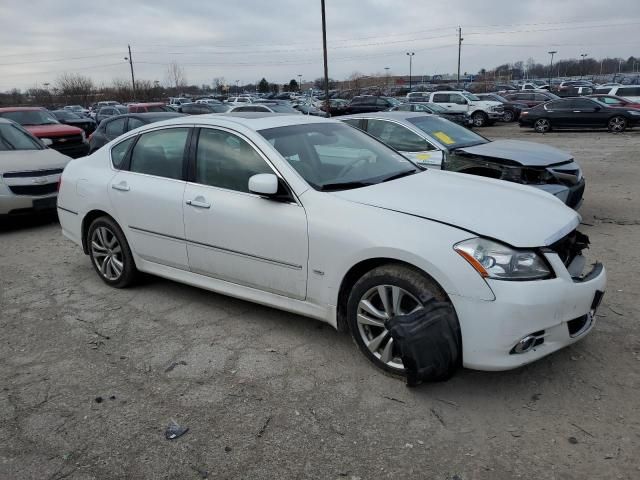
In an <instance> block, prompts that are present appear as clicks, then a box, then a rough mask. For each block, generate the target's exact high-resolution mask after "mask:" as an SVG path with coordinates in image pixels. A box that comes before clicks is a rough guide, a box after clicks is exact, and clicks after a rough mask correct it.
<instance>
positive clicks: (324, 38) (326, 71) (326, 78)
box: [320, 0, 331, 115]
mask: <svg viewBox="0 0 640 480" xmlns="http://www.w3.org/2000/svg"><path fill="white" fill-rule="evenodd" d="M320 6H321V7H322V53H323V55H324V106H325V111H326V112H327V115H330V113H329V112H330V110H331V109H330V105H331V102H330V101H329V65H328V63H327V22H326V19H325V14H324V0H320Z"/></svg>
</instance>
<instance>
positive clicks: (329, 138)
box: [259, 123, 419, 191]
mask: <svg viewBox="0 0 640 480" xmlns="http://www.w3.org/2000/svg"><path fill="white" fill-rule="evenodd" d="M259 133H260V134H261V135H262V136H263V137H264V138H265V139H267V141H268V142H269V143H271V145H273V146H274V148H275V149H276V150H277V151H278V152H279V153H280V155H282V156H283V157H284V158H285V160H286V161H287V162H289V164H290V165H291V166H292V167H293V168H294V169H295V170H296V171H297V172H298V173H299V174H300V176H302V178H304V179H305V180H306V181H307V183H308V184H309V185H311V186H312V187H313V188H315V189H316V190H325V191H328V190H345V189H348V188H358V187H365V186H368V185H374V184H376V183H380V182H383V181H386V180H391V179H393V178H396V177H399V176H404V175H411V174H413V173H417V172H418V171H419V169H418V168H417V167H416V166H415V165H414V164H413V163H411V162H410V161H409V160H407V159H406V158H405V157H403V156H402V155H400V154H398V153H396V152H394V151H393V150H391V149H390V148H388V147H386V146H385V145H384V144H382V143H381V142H379V141H377V140H375V139H374V138H372V137H370V136H369V135H367V134H365V133H363V132H362V131H360V130H358V129H357V128H353V127H350V126H349V125H345V124H336V123H311V124H302V125H290V126H286V127H276V128H268V129H265V130H260V131H259Z"/></svg>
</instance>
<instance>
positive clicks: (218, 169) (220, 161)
mask: <svg viewBox="0 0 640 480" xmlns="http://www.w3.org/2000/svg"><path fill="white" fill-rule="evenodd" d="M258 173H273V170H272V169H271V167H269V165H267V163H266V162H265V161H264V159H263V158H262V157H261V156H260V155H259V154H258V152H257V151H256V150H255V149H254V148H253V147H252V146H251V145H249V144H248V143H247V142H246V141H245V140H243V139H241V138H240V137H238V136H237V135H234V134H232V133H229V132H225V131H222V130H214V129H210V128H203V129H202V130H200V138H199V139H198V149H197V152H196V178H195V181H196V182H197V183H201V184H203V185H210V186H212V187H220V188H226V189H229V190H236V191H238V192H247V193H249V178H250V177H252V176H253V175H256V174H258Z"/></svg>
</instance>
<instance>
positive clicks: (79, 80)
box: [56, 73, 93, 104]
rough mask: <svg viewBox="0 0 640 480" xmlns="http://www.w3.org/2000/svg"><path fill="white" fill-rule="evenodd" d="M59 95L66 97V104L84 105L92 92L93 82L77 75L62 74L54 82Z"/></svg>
mask: <svg viewBox="0 0 640 480" xmlns="http://www.w3.org/2000/svg"><path fill="white" fill-rule="evenodd" d="M56 86H57V88H58V90H59V92H60V95H62V96H63V97H67V98H66V101H67V102H78V103H82V104H86V103H87V100H88V98H89V96H90V95H91V93H92V91H93V80H91V78H89V77H85V76H84V75H79V74H77V73H63V74H62V75H60V76H59V77H58V79H57V80H56Z"/></svg>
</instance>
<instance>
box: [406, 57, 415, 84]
mask: <svg viewBox="0 0 640 480" xmlns="http://www.w3.org/2000/svg"><path fill="white" fill-rule="evenodd" d="M407 55H409V90H411V67H412V63H413V62H412V60H413V56H414V55H415V52H407Z"/></svg>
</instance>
